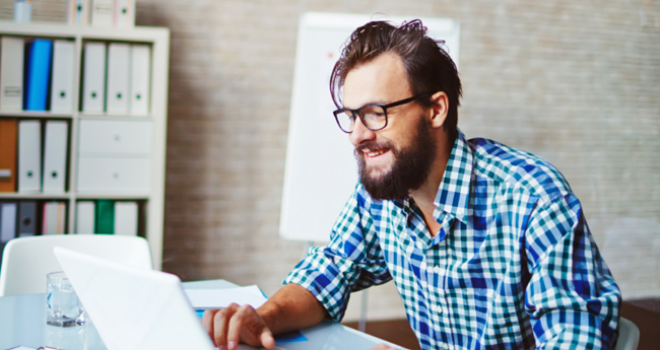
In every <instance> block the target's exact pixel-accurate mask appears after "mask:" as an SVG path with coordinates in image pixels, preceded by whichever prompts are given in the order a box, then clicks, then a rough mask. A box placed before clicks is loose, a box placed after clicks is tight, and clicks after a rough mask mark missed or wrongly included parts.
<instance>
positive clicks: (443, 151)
mask: <svg viewBox="0 0 660 350" xmlns="http://www.w3.org/2000/svg"><path fill="white" fill-rule="evenodd" d="M444 136H445V137H442V139H439V140H438V142H437V145H438V150H437V152H436V157H435V160H434V161H433V165H432V166H431V172H430V173H429V176H428V177H427V178H426V181H424V183H423V184H422V186H421V187H420V188H418V189H416V190H414V191H410V196H411V197H412V198H413V199H414V200H415V204H417V206H418V207H419V209H420V210H421V212H422V214H423V216H424V222H426V227H427V228H428V229H429V232H430V234H431V237H435V235H436V234H438V232H439V231H440V227H441V225H440V223H438V222H437V221H436V220H435V218H434V217H433V211H434V210H435V204H434V201H435V197H436V195H437V194H438V189H439V188H440V182H441V181H442V178H443V176H444V175H445V169H446V168H447V162H448V161H449V156H450V155H451V150H452V148H453V147H454V142H455V141H454V140H451V141H449V140H447V136H446V134H444Z"/></svg>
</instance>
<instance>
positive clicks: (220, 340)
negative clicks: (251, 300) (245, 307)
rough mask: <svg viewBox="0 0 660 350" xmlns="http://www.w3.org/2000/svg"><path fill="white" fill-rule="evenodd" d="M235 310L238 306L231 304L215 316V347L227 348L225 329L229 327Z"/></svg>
mask: <svg viewBox="0 0 660 350" xmlns="http://www.w3.org/2000/svg"><path fill="white" fill-rule="evenodd" d="M237 308H238V305H236V304H233V303H232V304H229V306H227V307H226V308H224V309H222V310H220V311H218V313H216V314H215V317H214V320H213V333H214V340H215V346H217V347H221V346H227V327H229V320H230V319H231V317H232V316H233V315H234V313H236V309H237Z"/></svg>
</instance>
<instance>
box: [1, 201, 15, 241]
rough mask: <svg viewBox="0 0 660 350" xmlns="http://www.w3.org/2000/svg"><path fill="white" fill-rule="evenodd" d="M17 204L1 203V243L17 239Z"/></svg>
mask: <svg viewBox="0 0 660 350" xmlns="http://www.w3.org/2000/svg"><path fill="white" fill-rule="evenodd" d="M17 212H18V210H17V208H16V202H0V243H7V242H9V241H10V240H12V239H14V238H15V237H16V216H17V215H16V214H17Z"/></svg>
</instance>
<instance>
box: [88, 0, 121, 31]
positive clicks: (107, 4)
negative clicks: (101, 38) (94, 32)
mask: <svg viewBox="0 0 660 350" xmlns="http://www.w3.org/2000/svg"><path fill="white" fill-rule="evenodd" d="M90 1H91V2H92V12H91V24H92V26H95V27H111V26H112V24H113V22H114V20H113V18H112V17H113V14H114V6H115V3H114V1H113V0H90Z"/></svg>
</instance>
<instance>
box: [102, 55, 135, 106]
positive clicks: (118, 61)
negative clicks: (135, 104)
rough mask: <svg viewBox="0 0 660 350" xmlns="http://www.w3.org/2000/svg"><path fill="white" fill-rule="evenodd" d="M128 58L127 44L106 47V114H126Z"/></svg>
mask: <svg viewBox="0 0 660 350" xmlns="http://www.w3.org/2000/svg"><path fill="white" fill-rule="evenodd" d="M129 58H130V45H129V44H119V43H112V44H110V45H109V46H108V90H107V98H106V101H107V102H108V109H107V112H108V114H111V115H126V114H128V100H129V98H128V73H129V62H130V61H129Z"/></svg>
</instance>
